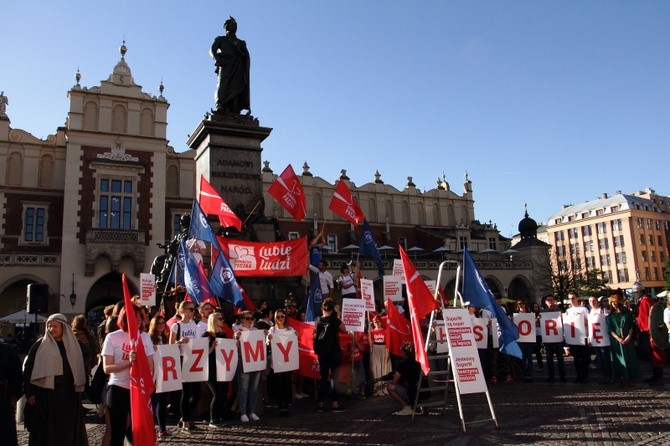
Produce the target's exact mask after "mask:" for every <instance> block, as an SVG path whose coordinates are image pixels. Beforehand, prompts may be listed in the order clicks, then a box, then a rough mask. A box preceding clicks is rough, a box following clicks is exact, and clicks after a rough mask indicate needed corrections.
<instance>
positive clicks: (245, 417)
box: [240, 415, 249, 423]
mask: <svg viewBox="0 0 670 446" xmlns="http://www.w3.org/2000/svg"><path fill="white" fill-rule="evenodd" d="M240 421H241V422H243V423H248V422H249V417H248V416H246V415H242V416H241V417H240Z"/></svg>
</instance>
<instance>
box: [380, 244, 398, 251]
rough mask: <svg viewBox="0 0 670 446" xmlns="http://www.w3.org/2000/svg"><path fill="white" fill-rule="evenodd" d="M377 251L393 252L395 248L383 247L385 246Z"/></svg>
mask: <svg viewBox="0 0 670 446" xmlns="http://www.w3.org/2000/svg"><path fill="white" fill-rule="evenodd" d="M377 249H378V250H380V251H393V250H394V249H395V248H394V247H393V246H389V245H383V246H380V247H379V248H377Z"/></svg>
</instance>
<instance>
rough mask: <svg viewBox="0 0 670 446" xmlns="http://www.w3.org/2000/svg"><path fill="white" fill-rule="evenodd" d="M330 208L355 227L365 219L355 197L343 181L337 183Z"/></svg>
mask: <svg viewBox="0 0 670 446" xmlns="http://www.w3.org/2000/svg"><path fill="white" fill-rule="evenodd" d="M328 207H329V208H330V210H331V211H333V212H335V213H336V214H337V215H339V216H341V217H343V218H344V219H345V220H348V221H349V222H350V223H351V224H352V225H354V226H356V225H357V224H358V223H360V222H362V221H363V219H365V215H363V211H362V210H361V208H360V207H359V206H358V203H356V201H355V200H354V197H352V196H351V192H350V191H349V188H348V187H347V185H346V183H345V182H344V181H342V180H339V181H338V182H337V186H335V192H333V198H332V199H331V200H330V206H328Z"/></svg>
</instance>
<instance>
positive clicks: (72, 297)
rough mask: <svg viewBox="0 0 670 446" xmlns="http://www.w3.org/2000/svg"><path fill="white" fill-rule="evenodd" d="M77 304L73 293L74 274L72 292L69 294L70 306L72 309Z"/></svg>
mask: <svg viewBox="0 0 670 446" xmlns="http://www.w3.org/2000/svg"><path fill="white" fill-rule="evenodd" d="M76 303H77V295H76V294H75V292H74V273H72V292H71V293H70V305H72V308H74V304H76Z"/></svg>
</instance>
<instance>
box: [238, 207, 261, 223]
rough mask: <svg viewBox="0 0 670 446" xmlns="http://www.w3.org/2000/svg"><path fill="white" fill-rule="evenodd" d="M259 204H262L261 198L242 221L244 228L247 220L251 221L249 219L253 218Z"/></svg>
mask: <svg viewBox="0 0 670 446" xmlns="http://www.w3.org/2000/svg"><path fill="white" fill-rule="evenodd" d="M259 204H261V200H258V202H257V203H256V204H255V205H254V207H253V209H252V210H251V212H249V215H247V218H245V219H244V221H243V222H242V227H243V228H244V225H245V224H247V222H248V221H249V219H250V218H251V216H252V215H253V213H254V211H255V210H256V208H257V207H258V205H259Z"/></svg>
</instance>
